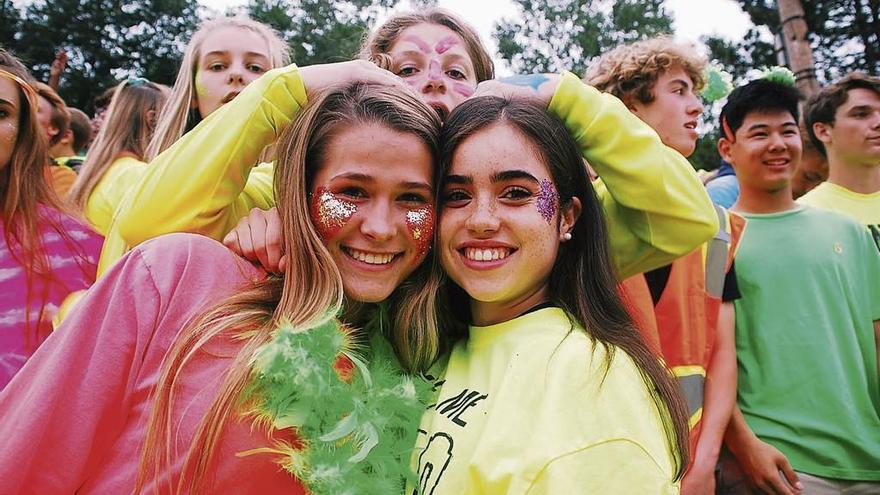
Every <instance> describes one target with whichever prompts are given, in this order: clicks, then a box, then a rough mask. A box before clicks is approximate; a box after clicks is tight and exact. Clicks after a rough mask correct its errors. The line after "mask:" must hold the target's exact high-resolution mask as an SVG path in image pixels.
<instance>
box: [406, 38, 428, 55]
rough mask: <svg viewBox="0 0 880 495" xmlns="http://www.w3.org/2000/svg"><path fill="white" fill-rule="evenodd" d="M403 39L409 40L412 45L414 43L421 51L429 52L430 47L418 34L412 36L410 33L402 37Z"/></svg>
mask: <svg viewBox="0 0 880 495" xmlns="http://www.w3.org/2000/svg"><path fill="white" fill-rule="evenodd" d="M403 41H409V42H410V43H412V44H413V45H416V46H417V47H418V48H419V50H420V51H421V52H422V53H431V47H430V46H429V45H428V44H427V43H425V40H423V39H421V38H419V37H418V36H414V35H412V34H410V35H408V36H404V37H403Z"/></svg>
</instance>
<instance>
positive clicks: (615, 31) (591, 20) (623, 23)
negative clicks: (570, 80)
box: [493, 0, 672, 73]
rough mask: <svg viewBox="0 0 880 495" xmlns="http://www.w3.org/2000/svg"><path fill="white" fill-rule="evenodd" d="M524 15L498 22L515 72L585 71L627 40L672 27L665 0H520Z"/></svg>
mask: <svg viewBox="0 0 880 495" xmlns="http://www.w3.org/2000/svg"><path fill="white" fill-rule="evenodd" d="M516 3H517V4H518V8H519V14H520V15H519V17H520V19H521V20H516V21H514V20H511V19H505V20H503V21H501V22H499V23H497V24H496V25H495V32H494V33H493V36H494V37H495V39H496V41H497V42H498V51H499V52H500V54H501V57H502V58H504V59H505V60H506V61H507V62H508V63H509V64H510V66H511V68H512V69H513V71H514V72H518V73H531V72H558V71H560V70H563V69H568V70H571V71H573V72H576V73H583V71H584V69H585V68H586V67H587V65H588V63H589V61H590V59H592V58H593V57H596V56H597V55H599V54H601V53H602V52H604V51H607V50H609V49H611V48H613V47H615V46H617V45H620V44H622V43H628V42H632V41H636V40H639V39H643V38H648V37H652V36H657V35H660V34H664V33H670V32H672V18H671V17H670V16H669V14H668V13H667V12H666V9H665V8H664V6H663V0H647V1H635V0H618V1H615V2H610V1H608V0H557V1H553V2H544V1H535V0H516Z"/></svg>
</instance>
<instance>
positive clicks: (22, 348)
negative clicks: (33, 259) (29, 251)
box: [0, 167, 104, 390]
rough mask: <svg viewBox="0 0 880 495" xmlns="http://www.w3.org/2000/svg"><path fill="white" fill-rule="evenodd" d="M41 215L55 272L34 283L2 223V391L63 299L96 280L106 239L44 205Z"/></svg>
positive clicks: (45, 243)
mask: <svg viewBox="0 0 880 495" xmlns="http://www.w3.org/2000/svg"><path fill="white" fill-rule="evenodd" d="M53 168H58V167H53ZM68 170H69V169H68ZM39 214H40V216H41V217H42V218H41V220H42V221H41V222H40V235H41V236H42V241H43V248H44V249H45V253H46V256H47V257H48V260H49V266H50V267H51V273H49V274H48V275H46V274H33V275H32V277H31V284H30V287H28V281H27V277H26V274H25V270H24V268H23V267H22V264H21V261H20V256H16V255H19V251H20V249H19V248H18V247H17V246H16V247H15V248H14V249H13V251H14V254H15V255H13V252H10V249H9V246H8V245H7V243H6V240H7V239H6V235H7V234H8V232H6V228H7V226H6V225H4V224H3V222H2V221H0V390H2V389H3V387H5V386H6V384H7V383H9V380H12V377H13V376H14V375H15V374H16V373H17V372H18V370H19V369H21V367H22V366H23V365H24V363H25V361H27V359H28V357H30V355H31V354H33V353H34V351H35V350H36V349H37V347H38V346H39V345H40V344H41V343H42V342H43V340H45V339H46V337H47V336H48V335H49V333H50V332H51V331H52V318H53V317H55V314H56V313H57V311H58V306H59V305H60V304H61V302H62V301H64V298H65V297H67V295H68V294H70V293H71V292H75V291H78V290H82V289H86V288H88V287H89V286H90V285H92V284H93V283H94V282H95V270H96V269H97V266H98V255H99V254H100V253H101V244H102V243H103V241H104V238H103V237H101V236H100V235H98V234H97V233H95V232H94V231H93V230H92V229H91V228H89V227H87V226H86V225H85V224H83V223H81V222H79V221H78V220H76V219H74V218H72V217H69V216H67V215H65V214H63V213H61V212H59V211H57V210H55V209H52V208H47V207H43V206H41V207H40V208H39ZM56 228H60V229H61V230H62V231H63V232H64V233H65V234H66V236H67V237H63V236H61V235H59V233H58V230H56Z"/></svg>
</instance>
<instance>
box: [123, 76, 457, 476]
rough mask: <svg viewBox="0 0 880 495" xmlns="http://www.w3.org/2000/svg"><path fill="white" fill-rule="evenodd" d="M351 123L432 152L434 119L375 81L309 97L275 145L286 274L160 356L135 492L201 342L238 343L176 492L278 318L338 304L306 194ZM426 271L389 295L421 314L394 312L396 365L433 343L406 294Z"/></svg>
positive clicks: (421, 309)
mask: <svg viewBox="0 0 880 495" xmlns="http://www.w3.org/2000/svg"><path fill="white" fill-rule="evenodd" d="M358 124H367V125H382V126H387V127H388V128H390V129H393V130H396V131H399V132H406V133H409V134H413V135H415V136H417V137H418V138H420V139H421V140H422V141H423V142H424V143H425V144H426V145H428V147H429V148H430V150H431V153H432V156H436V150H437V146H438V144H437V143H438V141H437V135H438V133H439V128H440V122H439V119H438V117H437V114H436V113H435V112H433V111H432V110H431V109H430V108H428V107H427V106H426V105H425V104H424V103H422V102H421V101H420V100H418V99H417V98H416V97H415V96H413V95H409V94H407V93H403V92H400V91H399V90H395V89H392V88H387V87H383V86H376V85H367V84H353V85H348V86H344V87H340V88H336V89H330V90H328V91H327V92H326V93H324V94H321V95H318V96H317V97H315V98H314V99H312V101H310V104H309V105H308V106H307V107H306V108H305V109H304V110H303V111H302V112H301V113H300V114H299V115H298V116H297V119H296V120H295V121H294V122H293V124H292V125H291V126H290V127H288V128H287V129H286V130H285V131H284V132H283V133H282V136H281V138H280V140H279V143H278V148H277V152H278V165H279V166H278V168H277V172H276V174H275V194H276V197H277V198H278V212H279V215H280V217H281V224H282V243H283V246H284V251H285V252H286V253H291V255H290V256H289V259H290V263H289V264H288V266H287V269H286V271H285V273H284V277H283V278H277V277H270V278H268V279H266V280H264V281H261V282H256V283H254V284H253V285H252V286H251V287H250V288H247V289H245V290H242V291H240V292H239V293H238V294H236V295H234V296H232V297H230V298H228V299H226V300H224V301H222V302H220V303H219V304H217V305H216V306H215V307H214V308H212V309H210V310H209V311H207V312H205V313H203V314H201V315H199V316H197V317H196V318H195V319H194V320H193V321H192V322H191V323H189V324H188V325H187V326H186V327H185V328H184V329H183V330H182V331H181V333H180V335H179V336H178V338H177V339H176V341H175V343H174V345H173V346H172V348H171V350H170V351H169V352H168V354H167V357H166V359H165V363H164V364H163V367H162V372H161V376H160V378H159V381H158V384H157V386H156V391H155V396H154V400H153V407H152V411H151V414H150V418H149V422H148V427H147V434H146V441H145V445H144V449H143V453H142V458H141V465H140V469H139V472H138V478H137V482H136V487H135V491H136V492H140V491H142V490H143V489H144V486H145V485H146V484H147V483H149V480H150V479H152V478H155V477H157V475H158V474H160V473H161V472H162V470H163V468H165V467H168V466H171V465H172V460H171V459H172V442H173V439H174V437H175V435H176V430H175V425H174V418H173V417H172V414H171V411H172V407H173V402H174V398H175V397H174V396H175V392H176V389H177V387H178V384H179V380H180V377H181V374H182V373H183V371H184V367H185V366H186V365H187V363H188V362H189V361H190V360H191V359H192V358H193V356H195V355H196V354H197V353H198V352H200V350H201V348H202V347H204V346H205V345H206V344H207V343H208V342H210V341H211V340H212V339H215V338H217V337H220V336H231V337H232V338H235V339H238V340H241V341H243V345H242V347H241V350H240V351H239V352H238V354H237V356H236V357H235V359H234V362H233V363H232V364H231V365H230V367H229V370H228V372H227V375H226V377H225V380H224V383H223V385H222V386H221V389H220V392H219V394H218V395H217V397H216V398H215V399H214V402H213V404H212V405H211V407H210V408H209V409H208V412H207V413H206V414H205V416H204V418H203V419H202V421H201V423H200V424H199V426H198V429H197V430H196V433H195V435H194V436H193V439H192V441H191V442H190V447H189V450H188V452H187V453H186V456H185V459H184V462H183V468H182V471H181V472H182V473H183V474H182V476H181V479H180V480H179V482H178V485H177V486H176V487H168V488H169V489H170V490H171V491H173V492H175V493H177V492H184V493H190V492H195V491H197V490H198V488H199V487H200V485H201V483H202V481H203V479H204V477H205V475H206V473H207V470H208V467H209V465H210V462H211V458H212V456H213V453H214V450H215V449H216V446H217V442H218V441H219V439H220V438H221V436H222V433H223V431H224V427H225V425H226V423H227V421H229V419H230V417H232V416H233V415H234V414H235V413H236V412H241V411H240V410H239V406H240V404H239V401H240V399H241V396H242V392H243V391H244V389H245V387H246V385H247V383H248V382H249V380H250V376H251V370H250V365H249V362H250V359H251V357H252V356H253V354H254V352H255V351H256V350H257V349H258V348H259V347H260V346H262V345H264V344H265V343H267V342H269V341H270V339H271V338H272V334H273V332H274V330H275V329H276V328H277V326H278V325H279V324H280V322H281V321H282V320H285V319H286V320H289V321H290V322H291V323H293V324H294V325H295V326H300V327H307V326H308V325H309V324H310V323H315V322H317V321H318V320H320V319H322V318H325V317H326V315H327V314H335V313H336V312H338V310H339V309H340V308H341V306H342V304H343V297H344V296H343V285H342V278H341V276H340V273H339V270H338V269H337V268H336V265H335V264H334V262H333V259H332V257H331V255H330V253H329V252H328V251H327V249H326V247H325V246H324V244H323V243H322V242H321V240H320V237H319V236H318V233H317V231H316V230H315V227H314V225H313V224H312V222H311V215H310V213H309V191H310V190H311V181H312V178H313V177H314V175H315V174H316V173H317V171H318V169H320V167H321V166H322V163H323V157H324V156H325V148H326V147H327V145H328V144H329V142H330V141H331V139H332V137H333V135H334V134H335V133H336V132H337V131H338V130H339V129H340V128H341V127H343V126H350V125H358ZM426 277H427V269H426V268H420V269H417V271H416V273H415V274H414V275H412V276H411V277H410V280H409V281H407V282H406V284H405V285H407V287H409V288H408V289H403V290H401V291H399V293H398V294H394V295H392V297H391V299H393V300H397V301H401V303H402V304H401V307H405V308H407V310H412V311H416V312H417V313H418V314H416V315H412V314H407V315H406V318H413V319H414V320H416V319H420V320H421V322H420V324H419V325H415V326H412V327H410V326H403V325H402V324H401V323H399V321H402V318H403V317H401V316H399V314H398V313H397V312H394V311H393V312H392V313H393V314H392V321H391V327H392V328H391V329H390V330H389V331H388V332H387V337H388V339H389V341H390V342H391V344H392V346H393V347H394V348H395V350H396V352H397V354H398V356H399V358H400V360H401V364H402V365H403V366H404V367H405V368H408V369H410V370H414V371H416V370H418V371H420V370H424V369H426V368H427V367H428V366H429V365H430V364H431V363H432V362H433V361H434V359H435V358H436V356H437V352H438V347H439V332H438V331H437V325H436V322H435V321H434V317H433V314H431V313H430V311H432V310H433V305H432V304H431V303H433V301H431V303H428V302H426V301H424V300H422V301H419V302H415V303H409V302H408V297H409V294H410V293H412V292H418V291H415V290H413V289H412V288H411V287H412V286H414V285H417V284H418V283H419V281H423V280H425V278H426ZM407 321H408V320H407ZM161 488H162V487H157V489H161Z"/></svg>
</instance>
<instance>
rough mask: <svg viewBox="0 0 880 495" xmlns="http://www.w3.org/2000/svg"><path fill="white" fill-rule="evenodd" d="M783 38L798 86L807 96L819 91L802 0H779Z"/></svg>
mask: <svg viewBox="0 0 880 495" xmlns="http://www.w3.org/2000/svg"><path fill="white" fill-rule="evenodd" d="M777 6H778V8H779V20H780V23H781V25H782V40H783V43H785V51H786V53H787V54H788V63H789V65H791V70H792V72H794V75H795V77H796V78H797V86H798V89H800V90H801V91H802V92H803V93H804V95H805V96H807V97H809V96H810V95H812V94H814V93H816V92H818V91H819V81H817V80H816V67H815V62H814V60H813V49H812V48H810V41H809V40H808V39H807V21H806V20H805V19H804V7H803V6H802V5H801V2H800V0H778V1H777Z"/></svg>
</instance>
